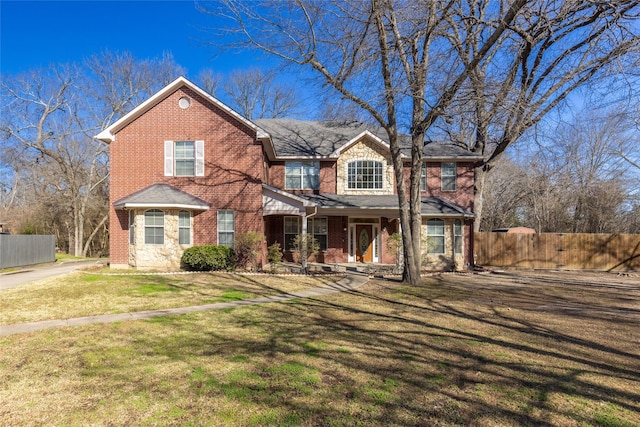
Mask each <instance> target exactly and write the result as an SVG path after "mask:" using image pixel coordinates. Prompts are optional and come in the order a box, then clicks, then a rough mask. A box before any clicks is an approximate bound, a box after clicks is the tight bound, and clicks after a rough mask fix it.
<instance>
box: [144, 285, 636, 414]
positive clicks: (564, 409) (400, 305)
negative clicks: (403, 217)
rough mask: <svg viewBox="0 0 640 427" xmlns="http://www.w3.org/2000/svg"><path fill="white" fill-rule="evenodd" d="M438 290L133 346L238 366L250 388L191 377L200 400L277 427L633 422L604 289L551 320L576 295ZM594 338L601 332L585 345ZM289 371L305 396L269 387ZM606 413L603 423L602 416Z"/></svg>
mask: <svg viewBox="0 0 640 427" xmlns="http://www.w3.org/2000/svg"><path fill="white" fill-rule="evenodd" d="M448 277H450V276H441V277H440V278H435V279H433V281H432V283H431V284H430V285H426V286H420V287H406V286H403V285H401V284H399V283H392V282H377V283H374V284H372V285H371V286H367V287H365V288H364V289H362V290H356V291H349V292H345V293H343V294H340V295H338V296H332V297H322V298H309V299H300V300H295V301H291V302H289V303H284V304H268V305H265V306H261V307H245V308H238V309H233V310H226V311H224V312H217V313H216V312H211V313H206V314H199V315H197V316H195V317H189V319H203V318H204V319H206V318H207V317H208V316H214V317H216V318H217V319H216V321H215V324H216V325H218V328H219V329H217V328H216V327H208V328H207V327H205V328H204V329H202V330H201V331H200V333H198V334H182V333H179V331H180V330H182V329H183V328H184V327H185V322H189V321H190V320H186V319H185V318H184V317H167V318H163V319H162V321H161V323H162V324H163V325H165V326H166V327H167V328H172V329H174V332H175V333H176V334H177V336H176V337H175V339H176V341H175V342H173V343H172V344H171V345H166V344H167V343H166V341H164V338H156V337H147V338H146V341H144V342H143V343H142V344H143V345H144V346H146V347H148V348H151V349H153V351H154V352H156V353H160V354H162V355H163V356H165V357H169V358H172V359H180V360H185V361H191V360H193V359H192V356H194V355H197V356H198V357H199V358H202V357H204V358H209V357H211V358H221V359H222V360H229V361H233V362H237V360H238V357H240V358H241V359H242V360H243V361H244V363H243V367H242V370H243V372H245V371H246V374H244V375H239V374H238V373H237V372H236V374H237V375H236V376H235V377H234V376H233V375H231V376H225V375H222V374H220V373H217V372H213V371H212V372H201V374H202V375H203V376H204V378H205V379H204V380H201V381H200V382H199V384H201V383H203V381H204V383H207V381H209V384H212V386H211V387H209V388H208V389H207V390H206V391H205V392H206V393H212V394H214V395H216V394H218V395H219V394H222V395H224V396H226V397H227V398H229V399H237V400H239V401H241V402H244V403H247V404H251V405H257V406H260V407H271V408H277V409H278V410H279V411H280V412H279V413H280V414H281V416H280V418H278V417H277V416H276V417H275V420H272V421H274V423H275V424H281V425H288V422H287V421H286V419H285V418H283V417H284V415H282V414H288V415H289V416H293V418H287V419H289V420H290V421H291V425H297V424H298V423H302V424H309V425H357V424H364V425H407V426H409V425H415V426H419V425H434V424H439V425H473V424H479V425H481V424H483V423H489V424H492V423H493V424H496V423H497V424H505V425H537V426H552V425H558V424H572V423H576V422H577V423H579V424H582V423H586V424H594V425H603V423H604V424H606V425H635V424H636V423H638V422H639V421H640V416H639V415H638V414H640V404H639V402H640V391H638V390H640V380H639V379H640V362H639V360H640V354H638V353H637V352H636V351H635V350H633V349H634V348H635V349H637V347H634V346H633V345H629V341H626V342H625V341H622V340H621V339H620V337H621V336H625V334H626V336H627V339H628V340H630V342H636V343H638V341H639V337H638V325H639V322H638V320H637V319H634V318H628V317H624V313H623V315H622V316H618V315H616V313H617V312H613V313H612V312H611V310H610V309H611V305H610V304H609V305H608V303H607V300H606V299H604V298H605V296H606V295H607V289H608V288H606V289H605V288H603V290H602V292H603V294H602V295H600V296H601V297H602V300H601V302H600V303H597V304H590V305H589V304H586V303H584V305H585V310H582V311H577V310H573V311H568V312H567V311H549V310H542V309H539V307H544V306H547V305H549V304H551V303H554V304H561V305H564V306H567V305H570V304H583V303H581V298H580V296H579V295H578V294H576V293H577V292H578V291H584V287H585V283H566V282H564V283H562V286H563V292H560V294H558V292H557V291H556V290H553V289H552V288H551V289H550V288H549V285H551V286H553V285H558V284H559V283H553V281H551V280H542V284H541V285H536V287H522V286H521V285H522V283H516V284H510V283H509V282H508V281H507V282H500V283H495V281H494V280H493V278H491V279H488V281H487V282H485V284H484V285H482V286H479V287H475V288H474V287H469V285H466V284H464V283H461V282H460V279H459V278H458V279H450V278H448ZM247 280H249V281H251V279H250V278H247ZM524 280H525V281H527V280H529V279H526V278H525V279H524ZM463 281H464V279H463ZM263 286H264V285H263ZM590 286H591V285H590ZM593 286H595V285H593ZM264 287H265V292H268V293H270V294H272V292H273V291H274V289H272V288H270V287H268V286H264ZM483 287H484V288H483ZM593 289H595V287H594V288H592V289H590V290H591V291H593ZM635 296H636V297H637V296H638V293H637V292H636V294H635ZM611 297H612V296H611V295H610V294H609V298H610V299H611ZM614 299H615V298H614ZM477 301H485V302H484V303H482V304H479V303H478V302H477ZM587 306H589V307H590V308H591V311H590V312H589V311H587V310H586V308H587ZM621 308H622V307H621ZM630 311H631V312H632V313H633V312H634V310H633V309H630ZM635 311H637V310H635ZM621 313H622V311H621ZM618 314H619V313H618ZM194 321H196V320H194ZM220 325H225V326H222V327H221V328H220ZM590 326H592V327H594V328H599V329H598V331H594V337H593V338H592V337H591V333H590V331H589V330H588V328H589V327H590ZM229 328H231V329H233V330H235V331H238V333H236V334H233V333H231V334H230V333H229V330H230V329H229ZM607 328H610V332H611V335H610V336H607V332H606V331H607ZM603 331H604V332H603ZM634 333H635V334H634ZM629 334H631V335H629ZM291 363H295V364H298V365H300V368H299V369H300V371H301V372H302V373H303V374H304V375H306V376H307V377H309V378H310V379H309V380H308V384H306V385H305V383H304V381H302V380H299V379H298V377H286V376H284V377H283V376H282V375H280V376H278V375H276V374H274V371H273V369H274V366H282V365H286V364H291ZM194 369H201V367H200V366H195V367H194ZM301 375H302V374H301ZM301 381H302V382H301ZM315 389H317V390H318V391H314V390H315ZM201 391H202V390H201ZM602 403H606V405H607V406H606V407H607V408H609V409H598V407H597V406H598V405H599V404H602ZM594 408H595V409H594ZM611 408H613V409H611ZM296 420H297V421H296ZM301 420H304V422H301Z"/></svg>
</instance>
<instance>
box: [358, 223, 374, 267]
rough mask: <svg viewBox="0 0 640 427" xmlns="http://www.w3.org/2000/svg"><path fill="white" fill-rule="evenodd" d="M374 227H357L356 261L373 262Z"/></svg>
mask: <svg viewBox="0 0 640 427" xmlns="http://www.w3.org/2000/svg"><path fill="white" fill-rule="evenodd" d="M372 240H373V226H371V225H356V261H357V262H373V245H372V244H371V243H372Z"/></svg>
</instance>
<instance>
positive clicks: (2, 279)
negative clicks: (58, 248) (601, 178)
mask: <svg viewBox="0 0 640 427" xmlns="http://www.w3.org/2000/svg"><path fill="white" fill-rule="evenodd" d="M102 263H103V262H102V261H100V260H96V259H94V260H88V261H67V262H58V263H55V264H51V265H43V266H35V267H30V268H29V267H27V268H23V269H21V270H16V271H11V272H9V273H1V274H0V291H2V290H4V289H11V288H15V287H16V286H20V285H24V284H26V283H30V282H35V281H36V280H42V279H47V278H49V277H55V276H61V275H63V274H69V273H72V272H74V271H76V270H77V269H79V268H80V267H86V266H88V265H101V264H102Z"/></svg>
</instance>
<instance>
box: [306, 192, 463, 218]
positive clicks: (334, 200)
mask: <svg viewBox="0 0 640 427" xmlns="http://www.w3.org/2000/svg"><path fill="white" fill-rule="evenodd" d="M297 196H298V197H301V198H304V199H306V200H309V201H310V202H312V203H315V204H317V205H318V207H319V208H335V209H350V208H357V209H379V210H387V209H398V196H397V195H395V194H385V195H377V196H368V195H367V196H362V195H338V194H298V195H297ZM421 211H422V214H423V215H428V216H466V217H472V216H474V214H473V212H471V211H468V210H466V209H464V208H462V207H461V206H458V205H456V204H454V203H451V202H448V201H446V200H443V199H441V198H439V197H423V198H422V209H421Z"/></svg>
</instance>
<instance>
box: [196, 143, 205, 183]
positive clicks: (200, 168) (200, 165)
mask: <svg viewBox="0 0 640 427" xmlns="http://www.w3.org/2000/svg"><path fill="white" fill-rule="evenodd" d="M196 176H204V141H196Z"/></svg>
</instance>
